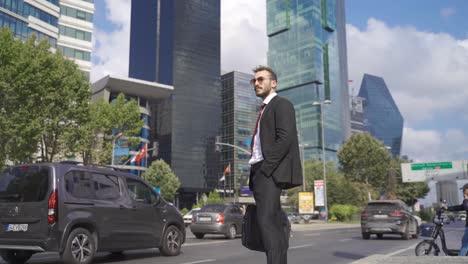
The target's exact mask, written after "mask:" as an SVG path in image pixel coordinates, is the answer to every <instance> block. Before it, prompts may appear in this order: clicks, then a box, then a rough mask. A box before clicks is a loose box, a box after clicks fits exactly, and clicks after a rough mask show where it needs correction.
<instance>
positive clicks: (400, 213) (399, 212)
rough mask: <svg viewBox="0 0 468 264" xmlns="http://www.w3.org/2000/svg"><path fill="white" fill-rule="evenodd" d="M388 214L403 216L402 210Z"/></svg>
mask: <svg viewBox="0 0 468 264" xmlns="http://www.w3.org/2000/svg"><path fill="white" fill-rule="evenodd" d="M388 215H389V216H403V212H401V211H395V212H391V213H389V214H388Z"/></svg>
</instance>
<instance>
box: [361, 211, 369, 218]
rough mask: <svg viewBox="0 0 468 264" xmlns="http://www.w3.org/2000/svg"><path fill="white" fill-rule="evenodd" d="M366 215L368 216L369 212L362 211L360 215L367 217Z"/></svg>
mask: <svg viewBox="0 0 468 264" xmlns="http://www.w3.org/2000/svg"><path fill="white" fill-rule="evenodd" d="M368 216H369V213H367V212H366V211H362V213H361V217H368Z"/></svg>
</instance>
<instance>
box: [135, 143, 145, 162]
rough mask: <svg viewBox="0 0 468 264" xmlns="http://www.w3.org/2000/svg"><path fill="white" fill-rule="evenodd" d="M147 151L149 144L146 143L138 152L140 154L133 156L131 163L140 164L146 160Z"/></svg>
mask: <svg viewBox="0 0 468 264" xmlns="http://www.w3.org/2000/svg"><path fill="white" fill-rule="evenodd" d="M147 149H148V144H146V143H145V144H144V145H143V146H142V147H141V148H140V150H138V153H137V154H136V155H135V156H133V158H132V160H131V162H132V163H133V162H136V163H137V164H140V162H141V159H144V158H146V151H147Z"/></svg>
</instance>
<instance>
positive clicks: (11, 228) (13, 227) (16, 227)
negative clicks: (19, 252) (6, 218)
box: [6, 224, 28, 232]
mask: <svg viewBox="0 0 468 264" xmlns="http://www.w3.org/2000/svg"><path fill="white" fill-rule="evenodd" d="M6 231H7V232H19V231H23V232H26V231H28V224H8V225H7V226H6Z"/></svg>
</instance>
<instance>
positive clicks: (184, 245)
mask: <svg viewBox="0 0 468 264" xmlns="http://www.w3.org/2000/svg"><path fill="white" fill-rule="evenodd" d="M231 241H235V240H225V241H213V242H201V243H188V244H183V245H182V246H183V247H190V246H201V245H210V244H220V243H228V242H231Z"/></svg>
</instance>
